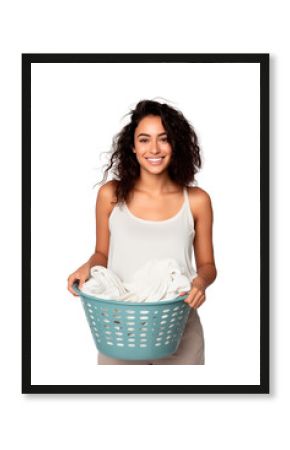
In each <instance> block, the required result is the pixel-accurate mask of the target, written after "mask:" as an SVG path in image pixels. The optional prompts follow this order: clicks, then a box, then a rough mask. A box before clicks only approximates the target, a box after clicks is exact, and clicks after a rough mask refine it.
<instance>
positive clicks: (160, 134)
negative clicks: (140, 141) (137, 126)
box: [137, 131, 167, 137]
mask: <svg viewBox="0 0 290 450" xmlns="http://www.w3.org/2000/svg"><path fill="white" fill-rule="evenodd" d="M163 134H167V133H166V132H165V131H164V132H163V133H159V134H158V135H157V136H163ZM139 136H150V134H147V133H140V134H138V136H137V137H139Z"/></svg>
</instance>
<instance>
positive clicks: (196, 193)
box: [188, 186, 212, 220]
mask: <svg viewBox="0 0 290 450" xmlns="http://www.w3.org/2000/svg"><path fill="white" fill-rule="evenodd" d="M188 198H189V203H190V209H191V212H192V215H193V217H194V219H195V220H196V219H198V217H199V216H200V214H201V213H203V212H209V213H210V212H211V210H212V203H211V198H210V195H209V193H208V192H206V191H205V190H204V189H202V188H200V187H198V186H189V187H188Z"/></svg>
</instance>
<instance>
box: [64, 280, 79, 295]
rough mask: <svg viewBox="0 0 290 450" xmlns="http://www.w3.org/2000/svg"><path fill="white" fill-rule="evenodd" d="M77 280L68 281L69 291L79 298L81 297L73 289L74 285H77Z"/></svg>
mask: <svg viewBox="0 0 290 450" xmlns="http://www.w3.org/2000/svg"><path fill="white" fill-rule="evenodd" d="M75 281H76V279H73V280H69V281H68V285H67V289H68V291H69V292H70V293H71V294H73V295H74V296H75V297H78V296H79V295H78V294H77V293H76V291H75V290H74V289H73V287H72V286H73V284H74V283H75Z"/></svg>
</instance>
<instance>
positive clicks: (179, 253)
mask: <svg viewBox="0 0 290 450" xmlns="http://www.w3.org/2000/svg"><path fill="white" fill-rule="evenodd" d="M183 193H184V202H183V205H182V207H181V209H180V210H179V211H178V213H177V214H175V216H173V217H170V218H169V219H166V220H145V219H141V218H139V217H137V216H135V215H134V214H132V213H131V211H130V210H129V208H128V206H127V205H126V203H123V204H117V205H116V206H115V207H114V208H113V210H112V212H111V214H110V217H109V229H110V233H111V236H110V246H109V255H108V264H107V268H108V269H110V270H112V271H113V272H114V273H116V274H117V275H118V276H119V277H120V278H121V280H123V281H124V282H129V281H130V279H131V276H132V275H133V273H134V272H135V271H136V270H138V269H139V268H140V267H141V266H143V265H144V264H146V263H147V261H149V260H150V259H153V258H154V259H155V258H174V259H175V260H176V261H177V263H178V264H179V266H180V268H181V269H182V270H184V273H185V275H186V276H188V277H189V279H190V280H192V279H193V278H194V277H195V276H197V274H196V271H195V270H194V269H193V266H192V254H193V238H194V234H195V230H194V220H193V217H192V213H191V210H190V204H189V198H188V192H187V188H186V187H184V189H183Z"/></svg>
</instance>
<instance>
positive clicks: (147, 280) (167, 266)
mask: <svg viewBox="0 0 290 450" xmlns="http://www.w3.org/2000/svg"><path fill="white" fill-rule="evenodd" d="M90 274H91V277H90V279H89V280H88V281H86V282H85V283H84V284H83V286H82V288H81V291H82V292H84V293H86V294H89V295H93V296H95V297H99V298H102V299H111V300H122V301H134V302H148V303H149V302H152V301H162V300H170V299H173V298H175V297H177V296H178V295H179V293H180V292H188V291H189V290H190V288H191V282H190V280H189V279H188V277H187V276H186V275H185V272H184V270H183V268H181V267H179V265H178V263H177V261H176V260H175V259H173V258H165V259H156V258H155V259H151V260H150V261H148V262H147V263H146V264H145V265H144V266H142V267H141V268H139V269H138V270H137V271H136V272H135V273H134V274H133V276H132V278H131V281H130V282H123V281H122V280H121V279H120V278H119V277H118V276H117V275H116V274H115V273H113V272H112V271H111V270H110V269H107V268H106V267H103V266H94V267H92V268H91V271H90Z"/></svg>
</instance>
